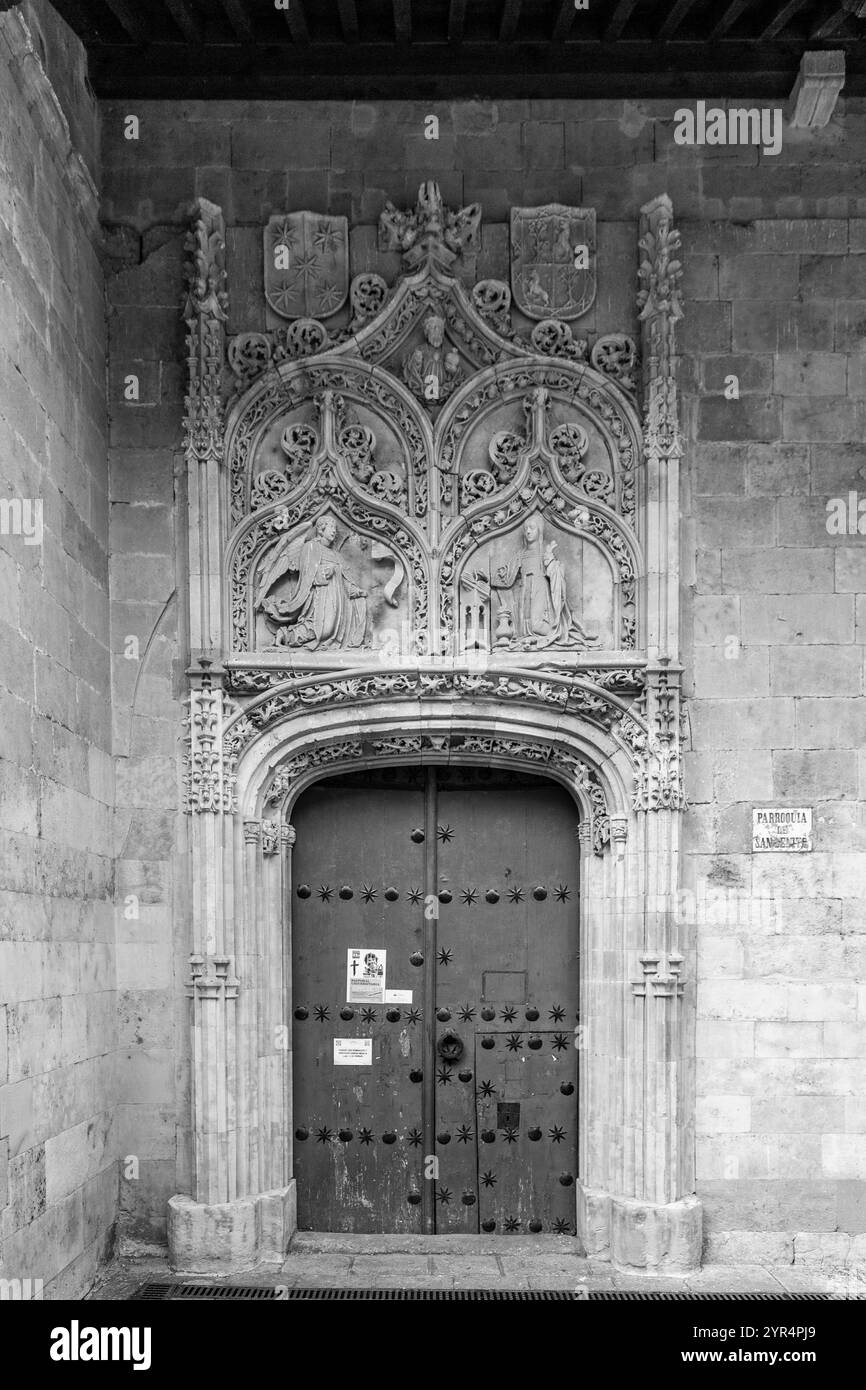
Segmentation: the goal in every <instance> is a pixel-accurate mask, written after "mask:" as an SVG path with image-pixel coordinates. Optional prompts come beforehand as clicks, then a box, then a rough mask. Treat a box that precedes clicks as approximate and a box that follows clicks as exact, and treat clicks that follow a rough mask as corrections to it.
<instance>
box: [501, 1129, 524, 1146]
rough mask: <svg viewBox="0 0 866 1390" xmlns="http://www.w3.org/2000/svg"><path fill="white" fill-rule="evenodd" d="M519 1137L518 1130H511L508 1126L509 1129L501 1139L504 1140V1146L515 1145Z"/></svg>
mask: <svg viewBox="0 0 866 1390" xmlns="http://www.w3.org/2000/svg"><path fill="white" fill-rule="evenodd" d="M519 1135H520V1130H519V1129H512V1128H511V1127H510V1126H509V1128H508V1129H506V1130H505V1133H504V1135H503V1138H504V1139H505V1142H506V1144H516V1143H517V1140H518V1138H519Z"/></svg>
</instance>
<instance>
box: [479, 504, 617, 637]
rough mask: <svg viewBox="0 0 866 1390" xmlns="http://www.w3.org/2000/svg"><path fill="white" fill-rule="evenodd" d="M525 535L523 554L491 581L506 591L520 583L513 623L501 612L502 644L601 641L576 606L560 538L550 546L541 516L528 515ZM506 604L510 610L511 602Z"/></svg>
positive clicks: (517, 556)
mask: <svg viewBox="0 0 866 1390" xmlns="http://www.w3.org/2000/svg"><path fill="white" fill-rule="evenodd" d="M522 536H523V544H522V545H521V547H520V549H519V551H518V552H517V554H516V555H514V556H513V557H512V559H511V560H509V561H508V562H507V563H506V564H504V565H500V566H499V567H498V569H497V571H496V574H495V575H492V576H491V580H490V582H491V587H492V588H494V589H498V590H500V591H501V590H504V589H513V588H514V586H515V585H517V584H518V581H519V586H518V592H517V596H516V598H515V600H514V601H513V603H512V609H511V615H510V622H509V621H508V619H507V617H506V619H505V620H504V621H503V618H502V615H501V612H500V616H499V617H498V618H497V625H496V632H497V637H496V646H497V647H518V648H525V647H533V648H535V647H572V646H585V647H586V646H593V645H595V644H596V643H597V642H598V638H597V637H596V636H595V635H593V634H590V633H589V632H587V631H586V629H585V628H584V627H582V626H581V624H580V623H579V622H578V620H577V619H576V618H575V616H574V613H573V612H572V610H571V606H570V604H569V600H568V585H567V581H566V575H565V569H564V567H563V564H562V561H561V560H559V559H557V555H556V541H549V542H548V543H547V544H546V545H545V542H544V523H543V521H542V519H541V517H540V516H536V515H534V516H529V517H527V518H526V521H524V523H523V530H522ZM501 607H502V608H506V605H504V604H502V605H501ZM506 613H507V608H506ZM509 629H510V632H509Z"/></svg>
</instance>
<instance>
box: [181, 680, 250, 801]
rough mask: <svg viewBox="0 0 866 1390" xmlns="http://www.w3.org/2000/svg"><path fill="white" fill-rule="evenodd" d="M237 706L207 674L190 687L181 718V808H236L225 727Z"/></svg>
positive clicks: (216, 681)
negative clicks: (182, 733)
mask: <svg viewBox="0 0 866 1390" xmlns="http://www.w3.org/2000/svg"><path fill="white" fill-rule="evenodd" d="M236 708H237V707H236V706H235V705H234V703H233V702H232V701H230V700H228V699H227V697H226V695H225V693H224V691H223V689H222V685H221V683H220V682H219V681H218V680H217V679H216V678H215V677H212V676H210V675H208V674H205V675H203V676H201V677H200V679H199V681H198V682H197V684H196V685H194V686H193V688H192V689H191V690H190V693H189V696H188V700H187V716H186V719H185V721H184V727H185V730H186V735H185V743H186V748H185V758H184V775H183V789H184V809H185V810H186V811H212V812H225V811H234V810H235V784H234V776H233V773H232V770H231V764H230V763H229V762H227V761H226V759H225V757H224V748H223V731H224V726H225V725H226V723H227V722H228V720H229V719H230V718H231V716H232V715H233V714H234V713H235V710H236Z"/></svg>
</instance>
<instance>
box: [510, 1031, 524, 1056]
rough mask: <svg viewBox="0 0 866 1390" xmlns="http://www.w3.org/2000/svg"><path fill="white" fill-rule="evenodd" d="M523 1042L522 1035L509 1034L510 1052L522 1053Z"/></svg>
mask: <svg viewBox="0 0 866 1390" xmlns="http://www.w3.org/2000/svg"><path fill="white" fill-rule="evenodd" d="M521 1041H522V1036H521V1034H520V1033H509V1034H508V1051H509V1052H519V1051H520V1044H521Z"/></svg>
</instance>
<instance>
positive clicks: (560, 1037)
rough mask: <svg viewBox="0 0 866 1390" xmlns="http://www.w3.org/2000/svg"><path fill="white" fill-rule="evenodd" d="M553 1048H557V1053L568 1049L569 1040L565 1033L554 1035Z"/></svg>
mask: <svg viewBox="0 0 866 1390" xmlns="http://www.w3.org/2000/svg"><path fill="white" fill-rule="evenodd" d="M553 1046H554V1047H555V1048H556V1050H557V1052H564V1051H565V1049H566V1048H567V1047H568V1038H567V1037H566V1035H565V1033H554V1035H553Z"/></svg>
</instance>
